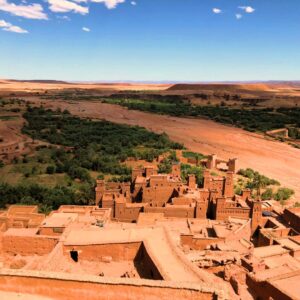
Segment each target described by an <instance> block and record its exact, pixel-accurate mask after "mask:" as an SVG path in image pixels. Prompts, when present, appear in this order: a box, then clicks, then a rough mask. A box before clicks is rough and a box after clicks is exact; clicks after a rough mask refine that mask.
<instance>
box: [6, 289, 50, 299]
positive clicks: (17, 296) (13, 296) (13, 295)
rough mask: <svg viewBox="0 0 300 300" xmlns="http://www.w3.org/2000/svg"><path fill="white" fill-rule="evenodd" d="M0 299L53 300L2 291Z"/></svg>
mask: <svg viewBox="0 0 300 300" xmlns="http://www.w3.org/2000/svg"><path fill="white" fill-rule="evenodd" d="M0 299H3V300H51V299H52V300H53V299H54V298H48V297H43V296H39V295H32V294H24V293H14V292H4V291H0Z"/></svg>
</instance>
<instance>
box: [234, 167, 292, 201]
mask: <svg viewBox="0 0 300 300" xmlns="http://www.w3.org/2000/svg"><path fill="white" fill-rule="evenodd" d="M238 174H239V175H242V176H244V177H246V178H248V181H247V183H246V185H245V187H246V188H249V189H251V190H256V194H257V195H259V196H260V197H261V199H262V200H270V199H274V200H277V201H285V200H288V199H289V198H290V197H291V196H292V195H294V193H295V192H294V191H293V190H291V189H289V188H285V187H280V188H278V189H277V191H274V186H280V182H278V181H277V180H275V179H270V178H268V177H266V176H264V175H261V174H260V173H259V172H257V171H254V170H252V169H250V168H248V169H245V170H243V169H241V170H239V171H238ZM239 183H240V184H241V182H239ZM271 186H273V188H272V187H271ZM236 189H237V190H238V189H241V188H240V186H237V187H236ZM262 190H263V192H261V191H262Z"/></svg>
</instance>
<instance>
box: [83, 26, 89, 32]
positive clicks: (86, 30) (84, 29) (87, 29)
mask: <svg viewBox="0 0 300 300" xmlns="http://www.w3.org/2000/svg"><path fill="white" fill-rule="evenodd" d="M82 30H83V31H85V32H90V31H91V29H89V28H87V27H82Z"/></svg>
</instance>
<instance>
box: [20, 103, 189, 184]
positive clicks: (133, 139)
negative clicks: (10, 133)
mask: <svg viewBox="0 0 300 300" xmlns="http://www.w3.org/2000/svg"><path fill="white" fill-rule="evenodd" d="M24 118H25V119H26V120H27V122H28V124H27V125H25V126H24V128H23V133H25V134H28V135H30V136H31V137H32V138H35V139H39V140H43V141H47V142H49V143H51V144H56V145H62V146H65V147H68V148H67V149H68V150H66V149H64V148H60V149H55V150H54V151H53V155H52V160H53V161H54V164H55V165H54V167H55V171H56V172H57V173H64V172H65V173H67V174H68V175H69V176H70V177H71V178H73V179H75V178H79V179H80V180H83V181H89V175H88V172H87V170H92V171H97V172H101V173H104V174H112V175H130V170H129V169H128V168H127V167H126V166H125V165H124V164H121V162H124V161H125V160H126V159H127V158H128V157H135V158H137V159H147V160H149V161H152V160H153V159H154V158H156V157H158V155H160V154H162V153H164V152H167V151H169V150H170V149H181V148H183V146H182V145H181V144H178V143H174V142H172V141H170V139H169V138H168V136H167V135H166V134H155V133H152V132H149V131H147V130H146V129H144V128H141V127H138V126H134V127H133V126H127V125H118V124H114V123H111V122H107V121H91V120H87V119H80V118H78V117H74V116H72V115H70V114H69V113H68V112H67V111H64V112H61V111H56V112H53V111H51V110H45V109H43V108H29V109H28V111H27V112H26V113H25V114H24ZM48 171H52V169H51V170H48Z"/></svg>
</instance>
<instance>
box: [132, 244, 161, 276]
mask: <svg viewBox="0 0 300 300" xmlns="http://www.w3.org/2000/svg"><path fill="white" fill-rule="evenodd" d="M135 265H136V268H137V270H138V272H139V275H140V276H141V277H142V278H147V279H155V280H163V279H164V278H163V276H162V274H161V273H160V272H159V270H158V268H157V267H156V265H155V263H154V261H153V260H152V258H151V256H150V255H149V253H148V252H147V250H146V248H145V246H144V243H142V245H141V247H140V248H139V251H138V253H137V256H136V257H135Z"/></svg>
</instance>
